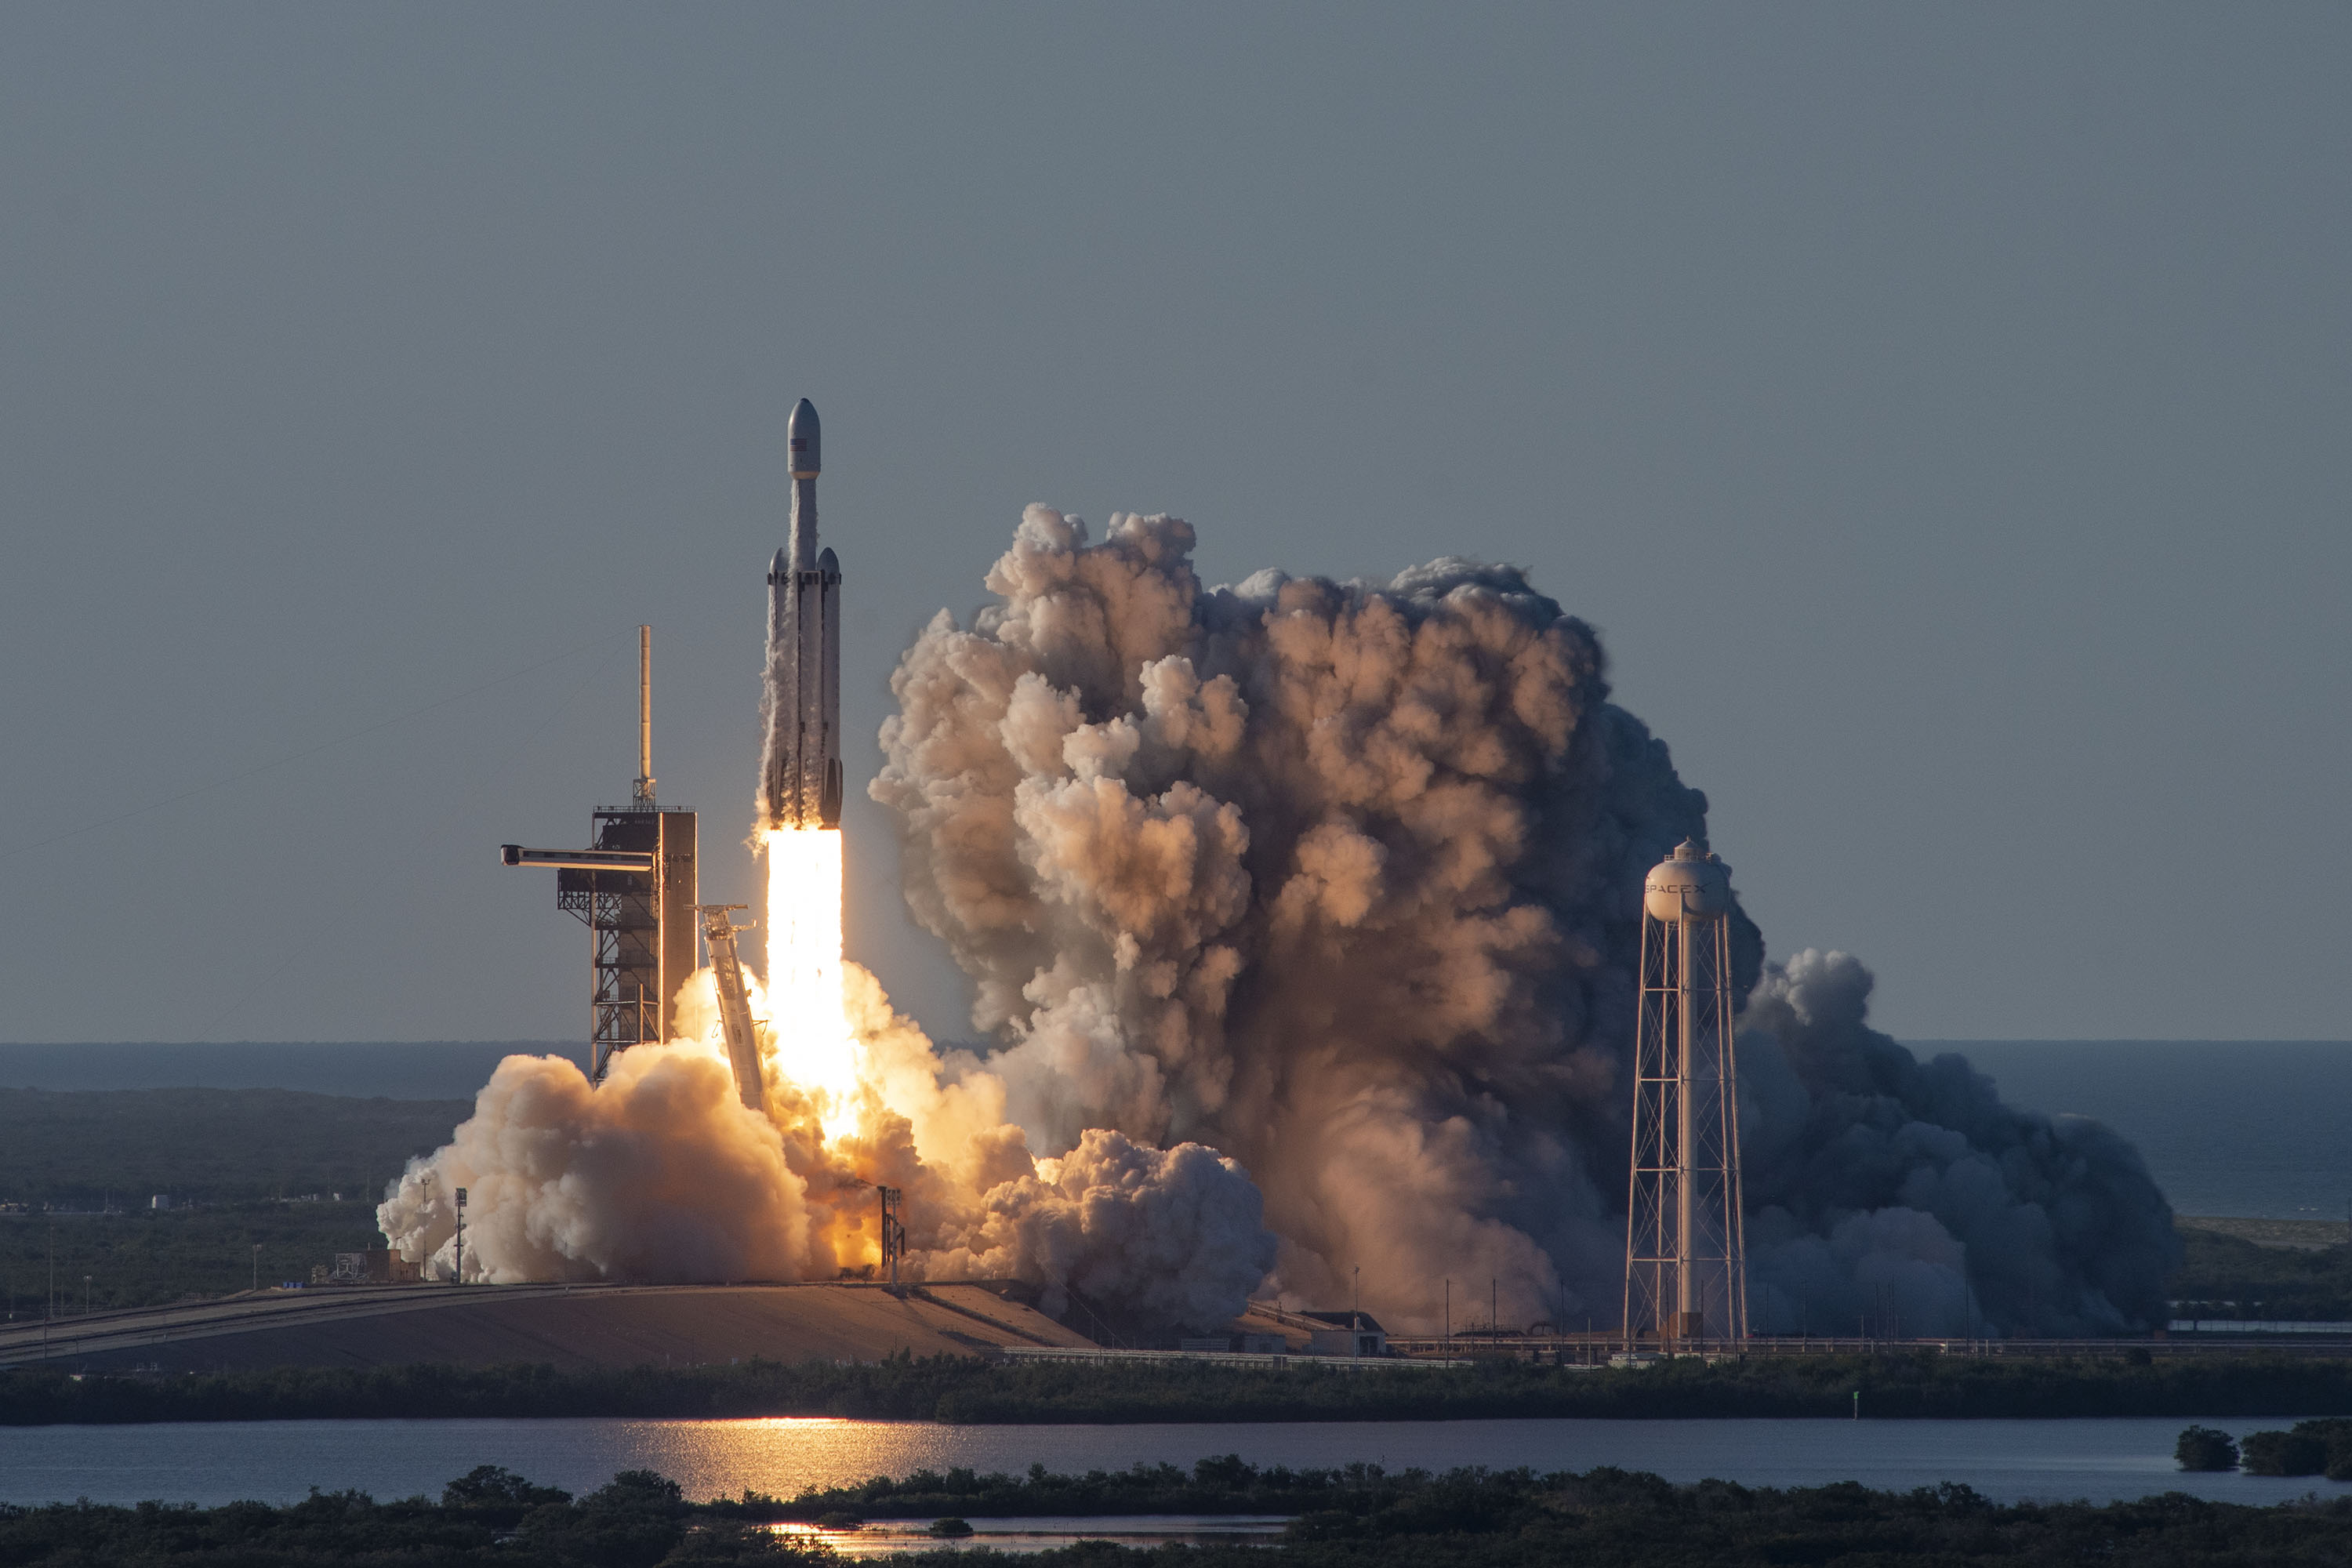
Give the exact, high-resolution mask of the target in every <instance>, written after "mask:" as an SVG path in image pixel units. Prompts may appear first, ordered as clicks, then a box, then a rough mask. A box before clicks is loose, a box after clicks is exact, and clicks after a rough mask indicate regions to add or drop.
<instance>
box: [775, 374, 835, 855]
mask: <svg viewBox="0 0 2352 1568" xmlns="http://www.w3.org/2000/svg"><path fill="white" fill-rule="evenodd" d="M784 439H785V441H786V443H787V444H788V445H789V447H790V448H791V451H792V475H793V513H792V533H791V536H790V542H789V543H787V544H786V545H785V547H784V548H783V549H782V550H779V551H777V552H776V556H775V559H774V560H773V561H772V562H770V563H768V684H767V700H766V704H765V706H766V708H767V713H768V737H767V746H766V751H765V754H764V756H763V757H762V758H761V772H760V814H761V818H762V826H768V827H838V826H841V565H840V563H838V562H836V561H835V559H834V556H833V552H832V551H830V550H825V551H822V552H820V551H819V550H818V549H817V547H816V476H817V471H818V469H819V468H821V467H822V463H821V461H820V459H821V458H822V455H823V454H822V447H821V443H820V440H819V437H818V433H817V422H816V409H815V407H814V405H811V404H810V402H809V400H808V399H807V398H805V397H803V398H802V399H801V400H800V402H799V403H798V404H797V405H794V406H793V415H792V418H791V419H790V420H789V421H788V422H787V423H786V425H785V426H784Z"/></svg>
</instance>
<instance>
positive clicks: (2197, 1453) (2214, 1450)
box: [2172, 1426, 2238, 1470]
mask: <svg viewBox="0 0 2352 1568" xmlns="http://www.w3.org/2000/svg"><path fill="white" fill-rule="evenodd" d="M2172 1457H2173V1458H2176V1459H2178V1460H2179V1461H2180V1468H2182V1469H2184V1470H2234V1469H2236V1468H2238V1440H2237V1439H2236V1438H2235V1437H2232V1436H2230V1435H2229V1434H2228V1433H2227V1432H2224V1431H2222V1430H2221V1428H2220V1427H2218V1426H2190V1427H2189V1428H2187V1429H2185V1430H2184V1431H2183V1432H2182V1433H2181V1434H2180V1441H2179V1442H2178V1443H2176V1444H2174V1445H2173V1447H2172Z"/></svg>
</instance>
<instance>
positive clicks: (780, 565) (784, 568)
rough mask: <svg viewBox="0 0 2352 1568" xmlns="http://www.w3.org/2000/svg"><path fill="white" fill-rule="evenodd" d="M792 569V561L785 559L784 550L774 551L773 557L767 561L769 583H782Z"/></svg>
mask: <svg viewBox="0 0 2352 1568" xmlns="http://www.w3.org/2000/svg"><path fill="white" fill-rule="evenodd" d="M792 569H793V563H791V562H789V561H787V560H785V559H784V552H782V551H781V550H779V551H777V552H776V553H775V557H774V559H772V560H771V561H770V562H769V563H768V581H769V582H771V583H782V582H783V581H784V580H785V579H786V578H788V577H790V576H791V574H792Z"/></svg>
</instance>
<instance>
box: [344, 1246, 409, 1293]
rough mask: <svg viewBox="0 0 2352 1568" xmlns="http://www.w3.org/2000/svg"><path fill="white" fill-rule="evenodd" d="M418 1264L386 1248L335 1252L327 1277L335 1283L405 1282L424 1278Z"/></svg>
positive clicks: (402, 1283)
mask: <svg viewBox="0 0 2352 1568" xmlns="http://www.w3.org/2000/svg"><path fill="white" fill-rule="evenodd" d="M424 1272H425V1271H424V1268H422V1266H420V1265H418V1264H415V1263H411V1262H410V1261H409V1260H408V1259H406V1258H403V1257H402V1256H401V1255H400V1254H398V1253H397V1252H394V1251H392V1250H391V1249H390V1248H388V1247H374V1248H372V1249H371V1250H369V1251H366V1252H338V1253H337V1254H335V1267H334V1268H333V1270H332V1271H331V1274H330V1275H329V1279H331V1281H332V1282H333V1283H335V1284H337V1285H405V1284H410V1283H413V1282H415V1280H417V1279H422V1278H423V1277H424Z"/></svg>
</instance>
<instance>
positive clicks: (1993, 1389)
mask: <svg viewBox="0 0 2352 1568" xmlns="http://www.w3.org/2000/svg"><path fill="white" fill-rule="evenodd" d="M1857 1391H1859V1392H1860V1394H1861V1395H1862V1411H1863V1414H1864V1415H1873V1416H1898V1417H1899V1416H1955V1415H1957V1416H2051V1415H2276V1416H2299V1415H2337V1414H2340V1413H2342V1412H2345V1411H2352V1360H2326V1361H2317V1360H2308V1359H2291V1358H2288V1357H2285V1356H2279V1355H2264V1354H2259V1353H2257V1354H2250V1355H2245V1356H2231V1357H2219V1356H2216V1357H2210V1358H2209V1357H2199V1358H2196V1359H2193V1360H2182V1361H2168V1362H2155V1363H2150V1364H2146V1365H2140V1364H2135V1363H2132V1362H2130V1361H2128V1360H2126V1359H2124V1358H2122V1357H2107V1358H2077V1359H2047V1360H2028V1359H2023V1358H2020V1359H2015V1360H1976V1359H1973V1358H1969V1357H1962V1356H1937V1355H1932V1354H1903V1355H1885V1356H1871V1357H1863V1356H1807V1357H1788V1358H1780V1359H1771V1358H1759V1359H1755V1360H1750V1361H1746V1362H1723V1363H1717V1364H1715V1365H1713V1366H1709V1365H1706V1364H1705V1363H1700V1362H1697V1361H1689V1362H1676V1363H1667V1364H1663V1365H1659V1366H1655V1367H1651V1368H1649V1369H1646V1370H1623V1371H1611V1370H1598V1371H1578V1370H1576V1369H1573V1368H1560V1367H1536V1366H1527V1365H1523V1364H1520V1363H1505V1362H1497V1363H1489V1364H1486V1365H1482V1366H1477V1367H1473V1368H1465V1369H1460V1370H1454V1371H1444V1370H1438V1369H1428V1370H1396V1371H1381V1372H1347V1371H1334V1370H1327V1369H1323V1368H1318V1367H1288V1368H1271V1367H1268V1368H1259V1367H1231V1366H1218V1365H1206V1364H1202V1363H1143V1364H1136V1363H1113V1364H1109V1365H1103V1364H1074V1363H1014V1364H1009V1365H1008V1364H996V1363H987V1362H982V1361H978V1360H974V1359H970V1358H966V1357H961V1356H938V1357H932V1358H929V1359H925V1360H919V1361H918V1360H914V1359H911V1358H909V1357H906V1356H898V1357H894V1358H892V1359H891V1360H889V1361H886V1362H882V1363H872V1364H862V1365H861V1364H852V1365H841V1364H836V1363H832V1362H806V1363H800V1364H798V1365H784V1364H781V1363H775V1362H764V1361H753V1362H751V1363H746V1364H744V1365H740V1366H734V1365H730V1366H696V1367H678V1368H667V1367H652V1366H640V1367H634V1368H629V1369H626V1370H618V1371H603V1370H597V1371H583V1372H558V1371H556V1370H555V1369H554V1368H552V1367H547V1366H536V1367H533V1366H509V1367H488V1368H468V1367H449V1366H391V1367H373V1368H306V1369H282V1370H278V1371H271V1372H247V1373H192V1374H189V1375H185V1376H179V1377H134V1376H119V1377H118V1376H101V1375H96V1374H93V1375H90V1376H88V1377H85V1378H82V1379H80V1380H79V1381H76V1380H74V1379H73V1378H71V1377H69V1376H68V1375H67V1373H66V1372H65V1371H64V1370H62V1369H58V1370H48V1369H34V1370H26V1371H19V1372H12V1373H0V1423H5V1424H6V1425H11V1426H38V1425H43V1424H46V1423H51V1422H91V1423H103V1422H131V1421H243V1420H264V1419H272V1420H275V1419H289V1420H299V1419H310V1418H320V1417H344V1416H412V1415H414V1416H425V1415H445V1416H455V1415H504V1416H549V1415H624V1416H645V1417H654V1416H670V1417H694V1416H744V1415H842V1416H861V1417H869V1418H877V1419H894V1420H938V1421H952V1422H961V1423H1004V1424H1024V1423H1043V1422H1105V1423H1121V1422H1158V1421H1385V1420H1463V1419H1469V1418H1475V1417H1489V1416H1544V1415H1583V1416H1652V1417H1655V1416H1754V1415H1782V1416H1785V1415H1816V1416H1840V1415H1850V1414H1852V1412H1853V1394H1855V1393H1856V1392H1857Z"/></svg>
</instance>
